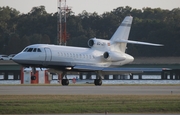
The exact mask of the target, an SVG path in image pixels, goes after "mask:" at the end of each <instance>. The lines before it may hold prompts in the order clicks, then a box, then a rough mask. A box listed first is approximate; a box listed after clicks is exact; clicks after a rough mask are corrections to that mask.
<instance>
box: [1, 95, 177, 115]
mask: <svg viewBox="0 0 180 115" xmlns="http://www.w3.org/2000/svg"><path fill="white" fill-rule="evenodd" d="M105 111H108V112H109V113H180V95H141V96H139V95H0V114H27V113H28V114H40V113H47V114H48V113H49V114H50V113H104V112H105Z"/></svg>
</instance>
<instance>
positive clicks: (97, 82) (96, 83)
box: [94, 79, 102, 86]
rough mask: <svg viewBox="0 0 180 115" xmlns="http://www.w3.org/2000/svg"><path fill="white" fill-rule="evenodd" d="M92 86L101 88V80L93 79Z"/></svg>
mask: <svg viewBox="0 0 180 115" xmlns="http://www.w3.org/2000/svg"><path fill="white" fill-rule="evenodd" d="M94 85H96V86H101V85H102V80H101V79H95V80H94Z"/></svg>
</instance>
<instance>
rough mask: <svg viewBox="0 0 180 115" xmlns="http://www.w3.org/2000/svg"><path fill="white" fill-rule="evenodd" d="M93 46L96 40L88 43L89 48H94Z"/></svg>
mask: <svg viewBox="0 0 180 115" xmlns="http://www.w3.org/2000/svg"><path fill="white" fill-rule="evenodd" d="M93 45H94V40H93V39H90V40H89V41H88V46H89V47H93Z"/></svg>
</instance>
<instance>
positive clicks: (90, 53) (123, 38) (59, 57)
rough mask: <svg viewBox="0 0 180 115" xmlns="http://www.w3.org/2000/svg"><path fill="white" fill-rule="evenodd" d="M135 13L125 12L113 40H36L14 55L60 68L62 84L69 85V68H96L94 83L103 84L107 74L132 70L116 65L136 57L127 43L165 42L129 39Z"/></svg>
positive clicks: (28, 62)
mask: <svg viewBox="0 0 180 115" xmlns="http://www.w3.org/2000/svg"><path fill="white" fill-rule="evenodd" d="M132 20H133V17H132V16H126V17H125V19H124V20H123V21H122V23H121V24H120V26H119V27H118V29H117V30H116V32H115V33H114V35H113V36H112V37H111V39H110V40H102V39H97V38H91V39H90V40H89V41H88V45H89V47H90V48H82V47H70V46H61V45H49V44H35V45H30V46H27V47H26V48H25V49H24V50H22V51H21V52H20V53H18V54H17V55H16V56H15V57H13V61H14V62H16V63H18V64H20V65H22V66H24V67H32V70H33V71H35V68H36V67H40V68H49V69H53V70H57V71H59V72H61V74H62V76H64V77H63V78H62V81H61V83H62V85H68V84H69V80H68V79H67V77H66V73H67V72H96V73H97V78H96V79H95V80H94V84H95V85H101V84H102V77H103V75H105V74H114V73H118V74H122V73H130V72H133V71H131V69H122V68H117V67H118V66H121V65H124V64H128V63H130V62H132V61H133V60H134V58H133V57H132V56H131V55H129V54H126V53H125V50H126V45H127V43H132V44H142V45H152V46H162V45H161V44H153V43H147V42H138V41H132V40H128V37H129V33H130V28H131V24H132Z"/></svg>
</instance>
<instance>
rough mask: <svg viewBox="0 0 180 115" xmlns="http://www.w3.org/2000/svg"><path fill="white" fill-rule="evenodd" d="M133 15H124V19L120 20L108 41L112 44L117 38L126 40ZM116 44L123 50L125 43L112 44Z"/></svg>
mask: <svg viewBox="0 0 180 115" xmlns="http://www.w3.org/2000/svg"><path fill="white" fill-rule="evenodd" d="M132 20H133V17H132V16H126V17H125V19H124V20H123V21H122V23H121V25H120V26H119V27H118V29H117V30H116V32H115V33H114V35H113V36H112V37H111V39H110V41H111V42H112V43H113V44H114V43H116V41H119V40H128V37H129V33H130V29H131V24H132ZM114 45H118V46H117V47H118V48H119V49H120V50H121V51H122V52H125V50H126V45H127V43H119V44H114Z"/></svg>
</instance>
